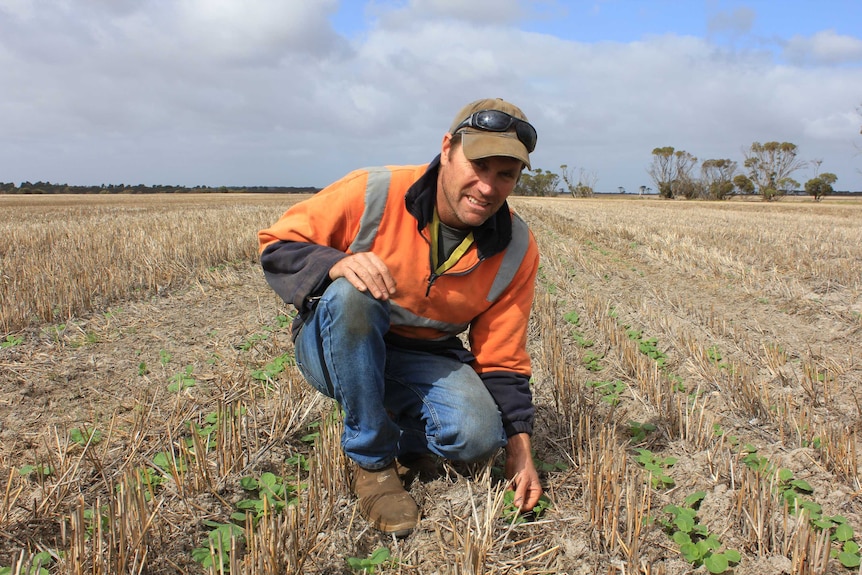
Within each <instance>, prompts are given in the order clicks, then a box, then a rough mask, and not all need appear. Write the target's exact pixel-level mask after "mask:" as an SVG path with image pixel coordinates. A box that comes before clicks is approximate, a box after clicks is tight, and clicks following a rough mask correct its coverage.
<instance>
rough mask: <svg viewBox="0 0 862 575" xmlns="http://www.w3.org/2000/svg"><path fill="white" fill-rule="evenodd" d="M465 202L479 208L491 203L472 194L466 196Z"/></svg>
mask: <svg viewBox="0 0 862 575" xmlns="http://www.w3.org/2000/svg"><path fill="white" fill-rule="evenodd" d="M467 202H468V203H470V204H471V205H474V206H477V207H479V208H485V207H488V206H490V205H491V202H482V201H480V200H477V199H476V198H474V197H472V196H467Z"/></svg>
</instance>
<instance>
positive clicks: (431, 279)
mask: <svg viewBox="0 0 862 575" xmlns="http://www.w3.org/2000/svg"><path fill="white" fill-rule="evenodd" d="M439 277H440V276H439V275H438V274H431V276H430V277H429V278H428V287H427V288H426V289H425V297H428V295H429V294H430V293H431V286H432V285H434V282H435V281H437V278H439Z"/></svg>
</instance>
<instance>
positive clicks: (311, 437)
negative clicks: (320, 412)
mask: <svg viewBox="0 0 862 575" xmlns="http://www.w3.org/2000/svg"><path fill="white" fill-rule="evenodd" d="M308 429H309V433H306V434H305V435H303V436H302V437H300V438H299V440H300V441H302V442H303V443H314V442H315V441H316V440H317V438H318V437H320V431H311V430H312V429H315V430H316V429H320V422H319V421H314V422H312V423H309V424H308Z"/></svg>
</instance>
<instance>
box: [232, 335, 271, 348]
mask: <svg viewBox="0 0 862 575" xmlns="http://www.w3.org/2000/svg"><path fill="white" fill-rule="evenodd" d="M268 338H269V334H268V333H255V334H252V335H250V336H249V337H248V339H246V340H245V341H244V342H242V343H241V344H240V345H239V348H240V349H241V350H242V351H248V350H250V349H251V348H253V347H254V346H255V345H256V344H257V342H259V341H266V339H268Z"/></svg>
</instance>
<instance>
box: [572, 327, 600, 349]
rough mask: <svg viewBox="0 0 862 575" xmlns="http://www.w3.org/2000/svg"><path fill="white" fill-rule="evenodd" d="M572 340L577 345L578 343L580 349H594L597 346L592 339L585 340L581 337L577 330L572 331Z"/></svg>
mask: <svg viewBox="0 0 862 575" xmlns="http://www.w3.org/2000/svg"><path fill="white" fill-rule="evenodd" d="M572 339H574V340H575V343H577V344H578V345H579V346H580V347H593V345H595V343H596V342H594V341H593V340H591V339H587V338H585V337H584V336H583V335H581V334H580V333H578V332H577V331H575V330H572Z"/></svg>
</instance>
